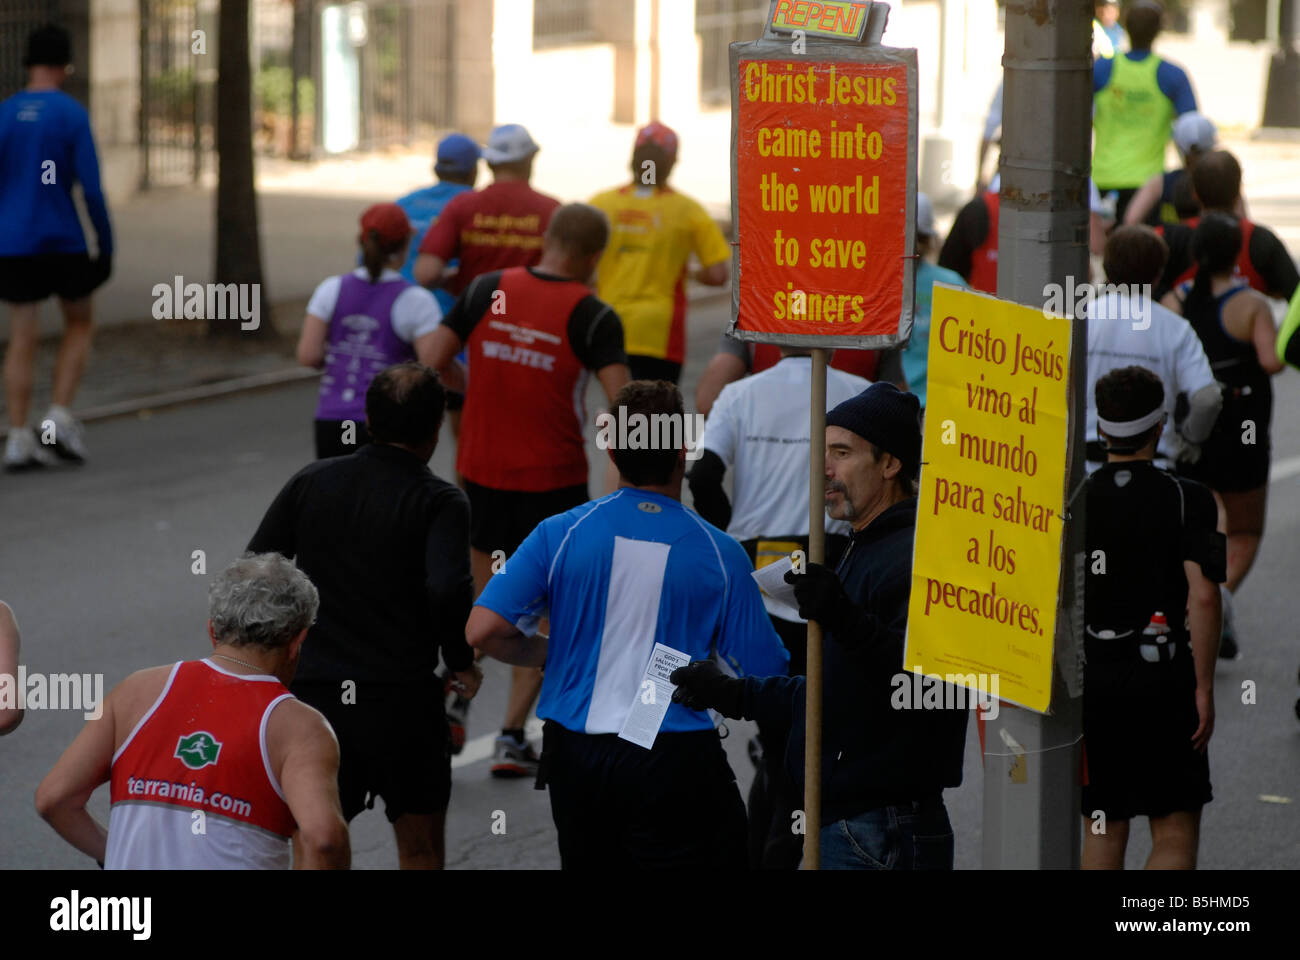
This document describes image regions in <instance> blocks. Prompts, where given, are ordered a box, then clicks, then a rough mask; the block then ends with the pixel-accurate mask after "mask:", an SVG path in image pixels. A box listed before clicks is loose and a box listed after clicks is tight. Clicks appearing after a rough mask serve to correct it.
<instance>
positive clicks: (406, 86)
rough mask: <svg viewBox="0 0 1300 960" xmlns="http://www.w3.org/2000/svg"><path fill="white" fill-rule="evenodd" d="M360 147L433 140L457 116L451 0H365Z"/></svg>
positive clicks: (371, 147)
mask: <svg viewBox="0 0 1300 960" xmlns="http://www.w3.org/2000/svg"><path fill="white" fill-rule="evenodd" d="M366 7H367V8H368V10H367V15H368V30H367V38H366V42H365V44H364V45H363V46H362V47H361V49H360V51H359V53H360V66H361V70H360V74H361V144H360V145H361V149H363V150H366V149H373V148H376V147H385V146H390V145H393V144H399V143H404V144H409V143H411V142H412V141H416V140H431V139H433V137H434V135H435V131H436V130H438V129H440V128H446V127H449V126H451V125H452V122H453V113H454V110H453V106H452V105H453V100H452V95H453V92H454V76H455V71H454V69H453V64H452V60H451V56H452V43H453V42H454V38H455V28H456V24H455V11H454V4H453V2H452V0H402V2H396V3H393V2H390V3H369V4H366Z"/></svg>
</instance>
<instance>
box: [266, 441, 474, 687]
mask: <svg viewBox="0 0 1300 960" xmlns="http://www.w3.org/2000/svg"><path fill="white" fill-rule="evenodd" d="M248 549H249V550H252V551H255V552H257V553H262V552H265V551H274V552H276V553H281V554H283V555H284V556H286V557H289V558H291V559H294V560H296V561H297V564H298V566H299V568H300V569H301V570H302V571H303V572H304V573H305V574H307V576H308V577H310V578H311V582H312V583H314V584H315V585H316V589H317V590H318V591H319V592H320V611H319V613H318V614H317V617H316V623H315V624H314V625H313V626H312V628H311V630H310V631H309V632H308V634H307V641H306V643H304V644H303V648H302V659H301V661H300V662H299V664H298V673H297V675H296V676H295V678H294V685H295V686H297V685H299V684H303V683H330V684H335V685H337V684H338V683H339V682H340V681H341V680H353V681H355V682H356V683H358V684H384V685H387V684H399V685H404V684H412V685H418V684H430V683H432V682H433V675H434V671H435V670H436V669H437V666H438V653H439V650H441V652H442V656H443V660H444V661H445V662H446V664H447V666H448V667H450V668H451V669H452V670H466V669H468V668H469V666H470V664H472V663H473V662H474V651H473V650H471V649H470V647H469V644H467V643H466V642H465V621H466V620H467V619H468V618H469V611H470V607H471V605H472V604H473V602H474V584H473V580H472V578H471V577H470V568H469V501H468V500H467V499H466V497H465V494H464V493H462V492H461V491H460V490H459V489H458V488H457V487H454V486H452V485H451V484H450V483H447V482H446V481H445V480H441V479H439V478H438V477H435V476H434V475H433V474H432V473H431V472H430V471H429V468H428V466H426V465H425V464H424V463H421V462H420V460H419V459H418V458H417V457H416V456H415V455H414V454H411V453H408V452H406V451H405V450H402V449H401V448H399V447H393V446H388V445H386V444H381V443H372V444H368V445H366V446H364V447H362V448H361V449H360V450H358V451H357V452H356V453H354V454H351V455H350V456H346V457H333V458H330V459H328V460H317V461H316V462H315V463H312V464H309V465H308V466H306V467H304V468H303V469H301V470H299V471H298V473H297V474H295V475H294V477H293V478H292V479H291V480H290V481H289V482H288V483H287V484H285V486H284V489H283V490H281V491H280V493H279V495H278V496H277V497H276V498H275V500H274V502H272V504H271V506H270V508H269V509H268V510H267V511H266V516H265V517H264V518H263V519H262V523H261V526H259V527H258V528H257V533H255V534H254V535H253V539H252V541H251V542H250V543H249V545H248Z"/></svg>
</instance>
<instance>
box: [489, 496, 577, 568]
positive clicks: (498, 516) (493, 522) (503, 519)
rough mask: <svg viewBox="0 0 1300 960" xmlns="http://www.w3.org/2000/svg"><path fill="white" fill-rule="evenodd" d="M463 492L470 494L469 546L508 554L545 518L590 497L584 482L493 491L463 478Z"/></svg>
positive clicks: (516, 548) (571, 507)
mask: <svg viewBox="0 0 1300 960" xmlns="http://www.w3.org/2000/svg"><path fill="white" fill-rule="evenodd" d="M465 493H466V494H467V495H468V496H469V545H470V546H471V547H473V548H474V549H475V550H479V551H481V552H483V553H486V554H491V553H492V552H493V551H495V550H502V551H504V552H505V555H506V556H507V557H508V556H510V555H511V554H512V553H514V552H515V551H516V550H518V549H519V544H521V543H523V542H524V538H525V537H527V536H528V535H529V534H530V533H532V532H533V528H534V527H536V526H537V525H538V524H539V523H541V522H542V521H543V520H545V519H546V518H547V517H553V516H555V514H557V513H564V512H565V511H566V510H572V509H573V508H574V507H578V506H581V505H582V504H584V503H586V502H587V501H588V500H589V499H591V498H590V497H589V496H588V495H587V485H586V484H581V485H579V486H576V487H560V488H559V489H557V490H543V491H540V492H534V491H528V490H495V489H493V488H492V487H481V486H479V485H478V484H477V483H471V482H470V481H468V480H466V481H465Z"/></svg>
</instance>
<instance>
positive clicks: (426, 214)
mask: <svg viewBox="0 0 1300 960" xmlns="http://www.w3.org/2000/svg"><path fill="white" fill-rule="evenodd" d="M472 189H474V188H473V187H471V186H469V185H468V184H464V183H449V182H447V181H445V180H443V181H440V182H438V183H435V184H434V185H433V186H431V187H423V188H421V189H419V190H412V191H411V192H410V193H408V194H407V195H406V196H404V197H402V198H400V199H399V200H398V201H397V205H398V206H399V207H401V208H402V210H403V211H404V212H405V213H406V219H408V220H410V221H411V226H412V228H414V230H415V232H414V233H413V234H412V235H411V249H410V250H409V251H408V252H407V255H406V263H404V264H402V269H401V271H400V272H401V274H402V276H403V277H405V278H406V279H407V281H408V282H409V283H415V260H416V258H417V257H418V256H419V255H420V241H421V240H423V239H424V235H425V234H426V233H428V232H429V227H431V226H432V225H433V221H435V220H437V219H438V214H440V213H442V208H443V207H445V206H446V205H447V201H448V200H450V199H451V198H452V197H454V196H456V194H458V193H464V192H465V191H466V190H472ZM458 262H459V261H456V260H453V261H452V262H451V263H450V264H448V266H452V265H454V264H456V263H458ZM433 295H434V296H435V297H436V298H437V299H438V306H439V307H441V308H442V312H443V314H444V315H446V313H447V311H449V310H450V309H451V307H452V304H454V303H455V302H456V298H455V297H453V296H452V295H451V294H450V293H448V292H447V291H446V290H443V289H441V288H439V289H437V290H434V291H433Z"/></svg>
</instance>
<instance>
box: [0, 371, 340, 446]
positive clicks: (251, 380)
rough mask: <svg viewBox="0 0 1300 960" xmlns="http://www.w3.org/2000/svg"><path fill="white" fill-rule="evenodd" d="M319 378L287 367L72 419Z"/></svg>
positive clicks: (0, 435) (0, 432) (3, 432)
mask: <svg viewBox="0 0 1300 960" xmlns="http://www.w3.org/2000/svg"><path fill="white" fill-rule="evenodd" d="M319 376H320V371H319V370H309V369H307V368H305V367H286V368H284V369H282V370H271V371H268V372H266V373H255V374H250V375H249V376H244V377H234V378H232V379H230V380H218V381H216V382H215V383H205V384H202V385H201V386H197V387H184V388H182V389H180V390H170V391H168V392H166V393H153V394H149V395H147V396H143V397H133V398H131V399H130V400H119V401H118V402H116V403H106V404H103V405H101V406H98V407H89V408H87V409H85V410H74V411H73V416H74V417H76V418H77V419H78V420H80V421H81V422H82V423H93V422H96V421H99V420H111V419H113V418H114V417H124V416H127V415H129V414H132V413H139V412H140V411H141V410H158V409H163V408H166V407H179V406H183V405H185V404H188V403H197V402H200V401H203V400H213V399H215V398H217V397H225V396H229V395H231V394H235V393H244V392H246V391H253V390H264V389H269V388H271V387H279V386H284V385H285V384H290V383H297V382H299V381H302V380H312V379H314V378H316V377H319ZM8 435H9V428H8V427H7V426H6V427H3V428H0V439H4V438H5V437H7V436H8Z"/></svg>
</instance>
